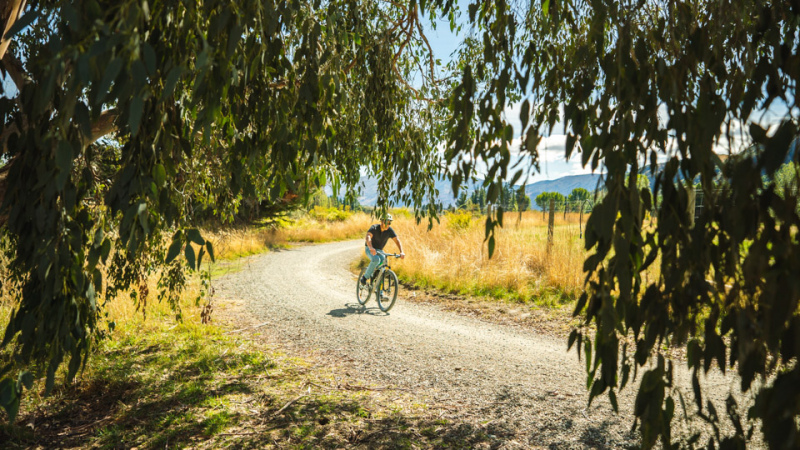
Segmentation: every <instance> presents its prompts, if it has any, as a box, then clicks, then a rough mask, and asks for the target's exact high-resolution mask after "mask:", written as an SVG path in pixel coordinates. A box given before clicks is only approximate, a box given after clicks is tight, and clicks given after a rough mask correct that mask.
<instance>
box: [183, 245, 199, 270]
mask: <svg viewBox="0 0 800 450" xmlns="http://www.w3.org/2000/svg"><path fill="white" fill-rule="evenodd" d="M184 256H186V265H187V266H189V268H191V269H192V270H194V269H195V268H196V267H197V266H196V264H195V256H194V248H193V247H192V244H191V243H189V242H187V243H186V250H185V251H184Z"/></svg>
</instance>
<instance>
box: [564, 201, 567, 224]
mask: <svg viewBox="0 0 800 450" xmlns="http://www.w3.org/2000/svg"><path fill="white" fill-rule="evenodd" d="M564 220H567V199H564Z"/></svg>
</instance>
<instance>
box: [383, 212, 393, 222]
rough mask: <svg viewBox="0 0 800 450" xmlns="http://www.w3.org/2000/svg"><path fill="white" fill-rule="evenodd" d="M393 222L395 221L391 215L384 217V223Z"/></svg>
mask: <svg viewBox="0 0 800 450" xmlns="http://www.w3.org/2000/svg"><path fill="white" fill-rule="evenodd" d="M392 220H394V219H393V218H392V215H391V214H388V213H387V214H386V215H385V216H383V221H384V222H391V221H392Z"/></svg>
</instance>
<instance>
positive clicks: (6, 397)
mask: <svg viewBox="0 0 800 450" xmlns="http://www.w3.org/2000/svg"><path fill="white" fill-rule="evenodd" d="M19 400H20V398H19V393H18V391H17V383H16V382H15V381H14V380H13V379H11V378H4V379H3V380H2V381H0V406H2V407H3V409H5V410H6V413H8V422H9V423H12V424H13V423H14V420H16V418H17V413H18V412H19Z"/></svg>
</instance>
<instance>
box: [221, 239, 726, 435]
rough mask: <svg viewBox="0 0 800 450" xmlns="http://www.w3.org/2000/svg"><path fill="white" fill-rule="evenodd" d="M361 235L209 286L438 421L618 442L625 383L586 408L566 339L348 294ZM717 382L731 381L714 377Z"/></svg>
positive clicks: (263, 259)
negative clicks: (408, 394) (404, 394)
mask: <svg viewBox="0 0 800 450" xmlns="http://www.w3.org/2000/svg"><path fill="white" fill-rule="evenodd" d="M360 253H361V246H360V242H359V241H349V242H339V243H332V244H324V245H315V246H304V247H299V248H295V249H291V250H285V251H279V252H272V253H268V254H265V255H260V256H256V257H252V258H250V259H249V260H247V261H246V262H245V263H243V264H244V266H243V267H242V270H241V271H238V272H236V273H232V274H229V275H226V276H223V277H221V278H220V279H218V280H216V281H215V282H214V286H215V288H216V292H217V295H218V296H221V297H223V298H236V299H238V300H239V301H241V302H243V308H244V310H245V311H246V314H248V315H250V316H251V318H252V319H253V320H255V321H256V322H265V321H267V322H269V324H268V325H267V326H266V328H267V329H269V334H270V335H271V336H273V337H274V338H276V339H278V340H279V341H280V342H282V343H283V344H286V345H294V346H297V347H298V348H300V349H305V350H308V349H311V351H312V352H314V353H315V355H316V357H317V358H321V359H323V360H325V361H326V362H332V363H333V364H334V365H337V366H339V367H341V368H342V370H344V371H346V372H347V373H348V374H349V375H351V376H357V377H359V378H360V379H362V380H364V381H365V382H367V383H372V384H373V385H375V386H393V387H399V388H403V389H409V390H411V391H412V392H414V393H415V395H418V396H419V398H420V399H421V401H423V402H425V403H426V404H428V405H429V406H430V407H431V408H433V409H435V410H438V411H440V414H442V415H443V417H446V418H448V419H451V420H460V421H465V422H468V423H472V424H475V425H476V426H480V427H483V429H485V432H486V433H487V434H489V435H491V436H495V437H496V438H497V440H498V443H502V445H501V446H503V447H508V448H513V447H519V448H527V447H539V446H542V447H551V448H619V447H629V446H635V445H636V436H635V435H633V434H631V433H629V430H630V426H631V423H632V416H631V413H630V412H631V410H632V402H633V397H632V395H633V392H634V390H633V389H630V388H629V389H626V391H625V392H623V394H622V395H620V397H619V402H620V410H621V412H620V415H614V414H613V412H612V411H611V408H610V406H609V404H608V400H607V398H606V397H603V398H601V399H598V400H596V401H595V402H594V403H593V404H592V406H591V407H589V408H587V404H586V403H587V398H588V397H587V393H586V385H585V383H586V374H585V369H584V367H583V365H582V363H580V362H579V361H578V359H577V357H576V355H575V353H574V352H571V353H567V351H566V342H565V341H564V340H563V339H556V338H553V337H549V336H544V335H538V334H535V333H534V332H532V331H531V330H528V329H524V328H521V327H510V326H501V325H496V324H491V323H486V322H482V321H479V320H477V319H474V318H470V317H464V316H460V315H456V314H453V313H450V312H446V311H443V310H441V309H439V308H437V307H435V306H431V305H424V304H413V303H410V302H408V301H404V298H403V294H404V293H405V292H404V291H401V292H400V295H399V296H398V300H397V303H396V304H395V307H394V309H393V310H392V311H390V313H389V314H388V315H387V314H384V313H382V312H380V310H379V309H378V308H377V305H376V303H375V301H374V299H372V300H370V302H369V303H367V305H366V308H365V309H364V308H362V307H360V306H359V305H358V303H357V302H356V300H355V276H354V275H353V274H351V273H350V272H349V271H348V267H349V264H350V263H351V262H352V261H353V260H354V259H355V258H357V257H358V256H359V255H360ZM715 382H716V383H724V384H729V381H727V380H724V379H720V380H717V381H715Z"/></svg>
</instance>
